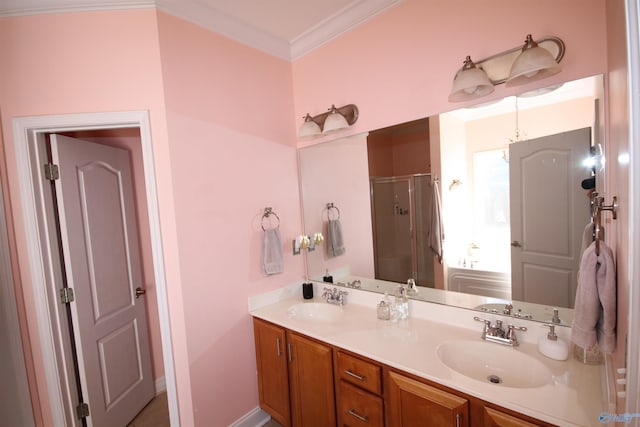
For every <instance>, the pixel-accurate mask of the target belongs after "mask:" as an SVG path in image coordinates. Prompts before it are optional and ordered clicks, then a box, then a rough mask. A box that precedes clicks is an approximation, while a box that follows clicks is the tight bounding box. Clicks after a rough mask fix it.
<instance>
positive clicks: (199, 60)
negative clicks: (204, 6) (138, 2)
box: [0, 0, 621, 425]
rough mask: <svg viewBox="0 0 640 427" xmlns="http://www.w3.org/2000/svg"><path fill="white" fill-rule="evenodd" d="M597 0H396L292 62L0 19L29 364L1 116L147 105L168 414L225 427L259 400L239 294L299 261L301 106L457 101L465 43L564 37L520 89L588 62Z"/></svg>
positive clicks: (26, 283) (379, 119) (436, 105)
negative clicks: (174, 406) (171, 388)
mask: <svg viewBox="0 0 640 427" xmlns="http://www.w3.org/2000/svg"><path fill="white" fill-rule="evenodd" d="M604 5H605V1H604V0H565V1H563V2H557V1H553V0H540V1H538V2H536V4H535V6H534V7H531V6H530V5H529V4H525V3H514V2H512V1H509V0H488V1H484V2H470V1H462V0H452V1H448V2H426V1H422V0H406V1H405V2H403V3H401V4H400V5H398V6H397V7H395V8H393V9H391V10H389V11H388V12H387V13H385V14H383V15H380V16H378V17H376V18H375V19H373V20H371V21H370V22H368V23H367V24H365V25H362V26H361V27H359V28H357V29H355V30H354V31H352V32H350V33H348V34H345V35H343V36H341V37H339V38H338V39H336V40H334V41H333V42H331V43H328V44H326V45H325V46H323V47H321V48H320V49H318V50H317V51H315V52H313V53H311V54H309V55H307V56H305V57H304V58H302V59H300V60H297V61H296V62H294V63H293V65H291V64H288V63H286V62H284V61H281V60H278V59H274V58H272V57H269V56H267V55H265V54H263V53H260V52H258V51H255V50H252V49H249V48H246V47H244V46H242V45H239V44H237V43H234V42H231V41H229V40H228V39H225V38H223V37H221V36H217V35H215V34H213V33H211V32H207V31H204V30H202V29H200V28H198V27H196V26H194V25H191V24H187V23H185V22H183V21H180V20H178V19H175V18H173V17H170V16H168V15H165V14H163V13H156V12H155V11H153V10H129V11H111V12H89V13H81V14H57V15H46V16H30V17H16V18H4V19H2V20H1V23H2V25H0V52H1V53H2V62H3V77H2V79H0V105H2V112H1V114H2V115H1V116H0V117H1V120H2V123H3V134H2V136H3V141H4V144H3V147H2V148H3V149H4V151H5V153H4V154H5V155H6V161H5V163H6V164H5V165H4V166H6V169H5V168H3V173H2V179H3V185H4V186H5V188H6V189H8V191H7V192H6V193H5V194H6V197H7V198H8V199H9V200H7V203H6V204H7V206H10V207H11V214H12V217H13V220H14V226H15V242H13V244H15V247H16V255H17V261H18V263H17V266H18V267H19V268H20V270H19V271H17V272H16V273H17V274H16V275H15V276H16V277H21V281H22V288H23V291H24V292H23V293H22V294H21V295H22V297H23V302H24V306H25V307H26V317H27V321H28V328H29V334H30V341H29V343H30V345H31V346H32V347H33V353H32V356H33V361H34V363H33V366H34V368H35V373H36V375H37V376H38V377H39V378H43V365H42V360H40V359H39V356H38V355H39V352H40V349H39V342H38V340H37V333H36V330H35V329H36V318H35V313H34V310H33V305H34V304H33V294H32V291H31V283H30V277H29V271H28V265H27V256H26V254H27V251H26V248H25V246H24V238H23V231H22V230H23V229H24V224H23V220H22V212H21V209H20V204H19V200H18V194H19V191H18V182H17V172H16V166H15V160H14V159H15V150H14V148H13V146H12V141H13V135H12V130H11V119H12V118H13V117H18V116H24V115H37V114H59V113H75V112H95V111H121V110H137V109H141V110H149V111H150V116H151V126H152V135H153V148H154V159H155V166H156V174H157V180H158V183H157V184H158V193H159V194H158V196H159V209H160V217H161V218H160V220H161V228H162V237H163V248H164V258H165V273H166V275H167V283H168V299H169V301H170V307H169V311H170V317H171V330H172V334H173V336H172V340H173V343H172V345H173V350H174V358H175V369H176V378H177V382H178V396H179V402H180V410H181V422H182V424H183V425H193V424H197V425H226V424H229V423H230V422H232V421H234V420H235V419H237V418H238V417H240V416H242V415H243V414H245V413H246V412H248V411H249V410H251V409H252V408H254V407H255V406H256V405H257V384H256V376H255V361H254V352H253V350H254V349H253V337H252V331H251V323H250V318H249V315H248V314H247V297H248V296H250V295H254V294H258V293H261V292H264V291H268V290H271V289H275V288H278V287H281V286H284V285H289V284H292V283H296V282H299V281H300V280H301V279H302V275H303V272H304V269H303V265H302V258H301V257H296V258H294V257H293V256H292V255H291V253H290V251H288V250H287V249H288V247H289V246H288V245H287V243H286V242H287V241H289V239H291V238H292V237H293V236H294V235H296V234H298V233H299V230H300V208H299V199H298V184H297V174H296V153H295V134H294V132H295V128H297V126H298V125H299V120H298V117H302V116H303V115H304V113H306V112H307V111H309V112H311V113H312V114H317V113H320V112H323V111H325V110H326V108H327V107H328V106H329V105H331V104H332V103H335V104H336V105H343V104H347V103H351V102H353V103H356V104H358V106H359V108H360V119H359V121H358V123H357V124H356V125H355V126H354V127H353V128H352V129H351V130H350V131H349V132H350V133H357V132H361V131H366V130H369V129H375V128H380V127H384V126H387V125H390V124H395V123H398V122H404V121H408V120H412V119H415V118H419V117H424V116H428V115H432V114H434V113H436V112H440V111H443V110H449V109H453V108H457V107H459V105H454V104H449V103H447V102H446V98H447V95H448V91H449V87H450V83H451V79H452V77H453V74H454V72H455V71H456V69H457V68H459V66H460V65H461V63H462V60H463V59H464V56H465V55H467V54H471V55H473V57H474V58H483V57H486V56H489V55H492V54H494V53H497V52H499V51H501V50H505V49H509V48H512V47H515V46H517V45H519V44H520V43H521V42H522V40H523V39H524V36H525V35H526V33H528V32H530V33H532V34H533V35H534V37H541V36H543V35H549V34H553V35H558V36H560V37H562V38H563V40H564V41H565V42H566V44H567V54H566V57H565V59H564V60H563V62H562V65H563V68H564V71H563V72H562V73H561V74H559V75H557V76H555V77H552V78H550V79H548V80H547V81H545V82H544V83H542V84H539V85H533V86H542V85H547V84H548V83H552V82H554V81H560V80H572V79H575V78H578V77H583V76H586V75H591V74H597V73H602V72H604V71H605V48H606V46H605V41H606V36H605V21H604V18H603V17H604V12H605V9H604ZM525 9H526V13H523V11H525ZM620 25H621V24H620ZM523 29H524V30H523ZM346 71H348V72H346ZM511 92H513V90H512V91H508V90H506V89H505V88H504V87H499V88H498V89H497V90H496V92H495V94H494V95H492V97H491V98H497V97H502V96H504V95H506V94H509V93H511ZM291 100H293V103H292V102H291ZM4 170H6V172H5V171H4ZM266 206H271V207H273V208H274V210H275V211H276V212H277V213H278V215H279V216H280V218H281V228H280V230H281V233H282V236H283V240H284V242H283V245H284V246H283V247H284V248H285V273H284V274H281V275H276V276H272V277H265V276H264V275H263V274H262V273H261V271H260V267H259V265H260V238H261V230H260V217H261V215H262V211H263V208H264V207H266ZM37 387H38V396H37V397H38V398H39V399H40V400H41V405H42V408H43V411H42V417H43V424H45V425H47V424H50V414H48V413H47V408H48V405H49V401H48V397H47V395H46V392H45V389H44V383H43V382H38V384H37Z"/></svg>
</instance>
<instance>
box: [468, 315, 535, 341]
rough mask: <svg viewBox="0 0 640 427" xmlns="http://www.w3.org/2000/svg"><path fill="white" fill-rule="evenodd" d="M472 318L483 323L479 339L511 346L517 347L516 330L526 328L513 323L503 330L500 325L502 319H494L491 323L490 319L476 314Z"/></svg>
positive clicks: (524, 329)
mask: <svg viewBox="0 0 640 427" xmlns="http://www.w3.org/2000/svg"><path fill="white" fill-rule="evenodd" d="M473 320H475V321H476V322H482V323H484V328H483V329H482V335H481V336H480V338H481V339H483V340H485V341H489V342H494V343H497V344H502V345H510V346H512V347H517V346H518V345H519V343H518V337H517V336H516V331H523V332H524V331H526V330H527V328H526V327H524V326H514V325H509V326H507V329H506V330H505V329H504V328H503V327H502V320H496V323H495V325H492V324H491V321H490V320H486V319H481V318H479V317H477V316H476V317H474V318H473Z"/></svg>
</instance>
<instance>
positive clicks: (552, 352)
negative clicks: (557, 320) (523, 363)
mask: <svg viewBox="0 0 640 427" xmlns="http://www.w3.org/2000/svg"><path fill="white" fill-rule="evenodd" d="M544 326H546V327H548V328H549V333H548V334H546V335H544V336H541V337H540V339H539V340H538V351H539V352H540V353H542V354H543V355H545V356H547V357H548V358H550V359H554V360H567V358H568V357H569V344H567V343H566V341H563V340H562V339H561V338H559V337H558V335H556V326H557V325H554V324H553V323H545V324H544Z"/></svg>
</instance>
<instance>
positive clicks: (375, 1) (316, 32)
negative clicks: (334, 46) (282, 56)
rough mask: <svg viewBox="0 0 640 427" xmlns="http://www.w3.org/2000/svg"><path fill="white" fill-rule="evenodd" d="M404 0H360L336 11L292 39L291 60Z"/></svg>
mask: <svg viewBox="0 0 640 427" xmlns="http://www.w3.org/2000/svg"><path fill="white" fill-rule="evenodd" d="M403 1H404V0H359V1H356V2H353V3H351V4H350V5H349V6H347V7H345V8H344V9H342V10H340V11H339V12H336V13H335V14H334V15H332V16H330V17H328V18H327V19H325V20H324V21H322V22H319V23H318V24H317V25H315V26H314V27H312V28H310V29H309V30H308V31H306V32H304V33H303V34H301V35H300V36H298V37H296V38H295V39H294V40H292V41H291V56H290V59H291V60H296V59H299V58H301V57H303V56H304V55H306V54H308V53H309V52H311V51H313V50H314V49H316V48H318V47H320V46H322V45H323V44H325V43H328V42H329V41H331V40H333V39H335V38H336V37H338V36H340V35H341V34H344V33H346V32H348V31H349V30H352V29H353V28H355V27H357V26H358V25H360V24H363V23H365V22H367V21H368V20H370V19H372V18H373V17H375V16H376V15H379V14H381V13H382V12H384V11H386V10H387V9H390V8H392V7H393V6H396V5H397V4H399V3H402V2H403Z"/></svg>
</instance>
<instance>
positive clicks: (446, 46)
mask: <svg viewBox="0 0 640 427" xmlns="http://www.w3.org/2000/svg"><path fill="white" fill-rule="evenodd" d="M604 5H605V1H604V0H566V1H562V2H558V1H555V0H540V1H537V2H536V3H535V5H531V4H529V3H524V2H513V1H510V0H487V1H481V2H479V1H468V0H467V1H465V0H452V1H447V2H437V1H424V0H406V1H404V2H402V3H400V4H399V5H397V6H395V7H394V8H392V9H390V10H389V11H388V12H386V13H384V14H381V15H378V16H377V17H375V18H374V19H372V20H371V21H369V22H367V23H365V24H364V25H361V26H360V27H358V28H356V29H354V30H352V31H350V32H348V33H346V34H344V35H342V36H340V37H338V38H337V39H335V40H333V41H332V42H330V43H327V44H326V45H324V46H322V47H320V48H319V49H317V50H315V51H314V52H312V53H310V54H308V55H307V56H305V57H303V58H301V59H299V60H297V61H295V62H294V64H293V77H294V102H295V117H302V116H304V114H305V113H306V112H307V111H309V112H311V113H312V114H317V113H319V112H322V111H325V110H326V108H328V106H330V105H331V104H332V103H335V104H336V105H344V104H347V103H355V104H357V105H358V108H359V110H360V117H359V119H358V122H357V123H356V124H355V125H354V126H353V127H352V129H351V130H350V131H349V132H351V133H358V132H363V131H368V130H372V129H379V128H382V127H386V126H389V125H392V124H396V123H401V122H406V121H409V120H413V119H417V118H421V117H427V116H430V115H433V114H435V113H440V112H443V111H448V110H452V109H456V108H459V107H460V106H461V105H460V104H459V103H455V104H453V103H449V102H447V96H448V94H449V91H450V89H451V82H452V80H453V76H454V74H455V72H456V71H457V70H458V69H459V68H460V67H461V66H462V61H463V60H464V58H465V56H466V55H471V56H472V58H475V59H478V60H479V59H482V58H486V57H488V56H491V55H493V54H496V53H499V52H501V51H504V50H508V49H511V48H514V47H518V46H520V45H521V44H522V42H523V41H524V38H525V36H526V35H527V33H531V34H532V35H533V36H534V38H540V37H543V36H546V35H556V36H559V37H561V38H562V39H563V40H564V42H565V43H566V45H567V52H566V55H565V57H564V59H563V60H562V67H563V71H562V72H561V73H560V74H557V75H556V76H553V77H550V78H548V79H546V80H543V81H542V83H539V84H535V83H534V84H531V88H533V87H540V86H547V85H549V84H551V83H553V82H558V81H567V80H574V79H576V78H580V77H585V76H589V75H593V74H600V73H604V72H605V60H606V58H605V53H606V50H605V49H606V46H605V43H606V35H605V20H604ZM521 90H522V88H520V89H518V88H511V89H506V88H505V87H504V85H501V86H498V87H497V88H496V91H495V92H494V93H493V94H492V95H490V96H489V97H486V98H483V100H484V101H488V100H490V99H494V98H501V97H504V96H506V95H509V94H512V93H515V92H516V91H521Z"/></svg>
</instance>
